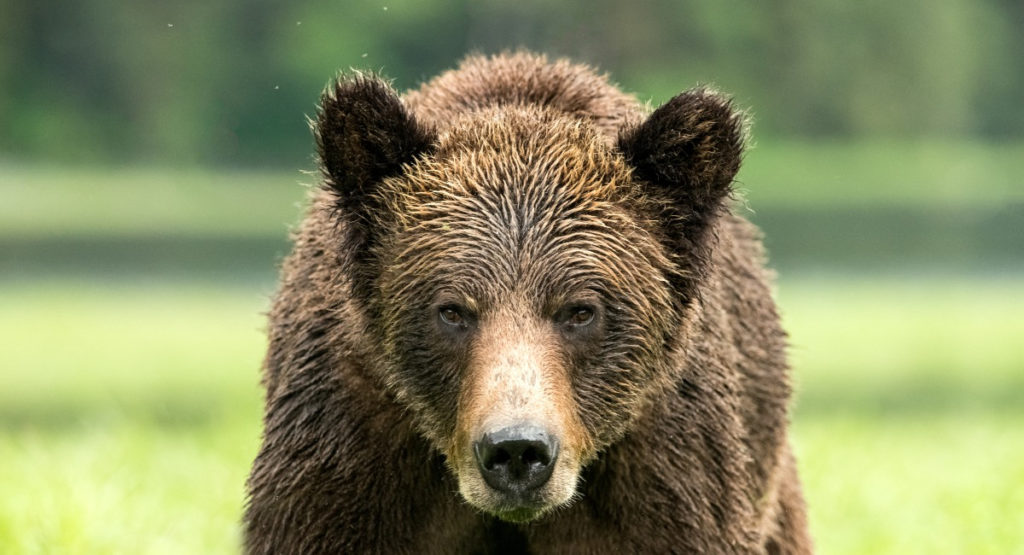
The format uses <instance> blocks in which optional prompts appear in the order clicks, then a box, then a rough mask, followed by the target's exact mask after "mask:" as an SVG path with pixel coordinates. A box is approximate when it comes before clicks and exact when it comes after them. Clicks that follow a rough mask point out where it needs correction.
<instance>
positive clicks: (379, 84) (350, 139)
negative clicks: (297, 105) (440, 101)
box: [313, 74, 434, 216]
mask: <svg viewBox="0 0 1024 555" xmlns="http://www.w3.org/2000/svg"><path fill="white" fill-rule="evenodd" d="M313 133H314V135H315V136H316V146H317V154H318V155H319V157H320V164H321V169H322V170H323V173H324V177H325V181H326V183H325V184H326V186H328V187H329V188H330V189H331V190H333V191H334V192H335V193H336V194H337V195H338V201H339V204H340V205H341V206H342V207H343V208H345V209H347V211H348V212H349V213H350V214H357V215H362V216H365V215H366V214H364V213H362V212H363V210H362V208H364V207H365V206H364V205H365V203H366V201H367V200H368V199H369V197H370V195H371V194H372V192H373V188H374V186H375V185H377V184H379V183H380V181H381V180H382V179H384V178H386V177H389V176H392V175H397V174H398V173H399V172H400V171H401V168H402V164H405V163H406V162H410V161H412V160H413V158H415V157H416V155H417V154H420V153H422V152H425V151H427V150H428V149H429V148H430V147H431V144H432V143H433V140H434V133H433V131H432V130H430V129H428V128H425V127H423V126H422V125H420V124H419V123H418V122H417V121H416V120H415V119H414V118H413V117H412V115H411V114H409V112H408V111H407V110H406V109H405V106H403V105H402V101H401V100H400V99H399V98H398V95H397V94H396V93H395V91H394V90H393V89H392V88H391V87H390V86H388V84H387V83H385V82H384V81H382V80H381V79H379V78H377V77H374V76H367V75H362V74H357V75H355V76H351V77H347V78H339V79H338V80H336V81H335V82H333V83H331V84H330V85H328V87H327V89H326V90H325V91H324V92H323V94H322V95H321V96H320V105H319V107H318V108H317V117H316V121H315V122H314V124H313Z"/></svg>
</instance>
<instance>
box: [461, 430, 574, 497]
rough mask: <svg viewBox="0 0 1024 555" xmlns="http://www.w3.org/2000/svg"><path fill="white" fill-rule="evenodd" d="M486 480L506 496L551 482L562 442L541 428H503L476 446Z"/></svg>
mask: <svg viewBox="0 0 1024 555" xmlns="http://www.w3.org/2000/svg"><path fill="white" fill-rule="evenodd" d="M473 452H474V453H475V454H476V462H477V465H478V466H479V467H480V472H481V473H482V474H483V477H484V481H485V482H487V484H488V485H489V486H491V487H492V488H494V489H496V490H498V491H502V492H506V493H521V492H526V491H529V490H533V489H537V488H539V487H541V486H543V485H544V484H546V483H547V481H548V478H550V477H551V471H552V470H554V468H555V459H556V458H557V457H558V440H557V439H555V438H554V437H552V436H551V434H549V433H547V432H546V431H544V430H543V429H542V428H539V427H537V426H530V425H522V426H511V427H508V428H502V429H500V430H498V431H495V432H489V433H486V434H484V435H483V437H481V438H480V440H479V441H476V442H474V443H473Z"/></svg>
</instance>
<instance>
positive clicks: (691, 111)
mask: <svg viewBox="0 0 1024 555" xmlns="http://www.w3.org/2000/svg"><path fill="white" fill-rule="evenodd" d="M745 124H746V118H745V116H744V114H743V112H741V111H740V110H737V109H736V108H734V107H733V105H732V103H731V102H730V101H729V100H728V99H726V98H724V97H722V96H721V95H719V94H717V93H715V92H713V91H711V90H709V89H705V88H696V89H691V90H689V91H686V92H684V93H682V94H680V95H678V96H676V97H675V98H673V99H672V100H669V101H668V102H666V103H665V104H664V105H662V106H661V107H660V108H658V109H657V110H655V111H654V112H653V113H652V114H651V115H650V116H649V117H648V118H647V120H646V121H644V122H643V123H641V124H640V125H637V126H635V127H632V128H629V129H626V130H624V131H623V132H622V133H621V134H620V136H619V149H620V150H621V151H622V153H623V154H624V155H625V157H626V160H627V161H628V162H629V163H630V164H631V165H632V166H633V172H634V175H635V176H637V177H638V178H639V179H641V180H642V181H644V182H646V184H647V186H649V187H651V188H653V189H655V190H656V191H657V192H658V193H659V195H658V196H661V197H663V198H665V199H667V200H668V201H669V202H670V203H671V205H672V208H673V209H674V211H675V212H676V216H678V217H681V218H682V220H683V222H684V225H685V227H686V228H692V229H687V230H686V231H689V232H691V233H693V232H696V231H698V230H697V229H696V228H693V226H697V227H700V226H702V225H705V224H706V223H707V222H709V221H710V219H712V218H713V217H714V215H715V214H717V212H718V210H719V208H720V207H721V205H722V203H723V201H724V199H725V198H726V197H727V196H728V195H729V193H730V192H731V191H732V180H733V178H735V177H736V172H737V171H739V168H740V161H741V159H742V157H743V146H744V138H745V126H746V125H745Z"/></svg>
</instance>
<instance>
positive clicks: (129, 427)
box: [0, 145, 1024, 554]
mask: <svg viewBox="0 0 1024 555" xmlns="http://www.w3.org/2000/svg"><path fill="white" fill-rule="evenodd" d="M889 148H891V145H882V146H876V147H872V146H864V147H858V148H854V149H842V148H839V147H837V146H835V145H818V146H814V145H789V146H785V145H783V146H767V145H766V146H763V147H759V148H758V149H756V150H755V151H753V152H752V154H751V155H750V156H749V157H748V169H747V170H745V172H746V173H745V174H744V178H743V186H744V187H745V188H748V189H750V194H749V197H750V199H751V200H750V203H751V205H752V206H753V208H754V209H755V211H756V210H758V209H760V208H762V207H769V208H770V207H772V206H783V207H793V206H796V207H804V208H806V209H807V210H811V211H813V210H818V209H819V208H820V207H822V206H826V207H828V206H831V207H835V206H846V205H850V204H857V205H860V206H866V207H868V208H870V207H871V206H891V205H893V204H901V203H902V204H903V205H913V203H914V202H916V200H915V199H916V198H918V196H920V198H927V199H928V200H927V201H922V204H926V205H945V206H957V207H960V206H975V205H976V206H999V205H1002V204H1005V203H1007V202H1010V203H1013V202H1017V203H1018V204H1017V206H1019V201H1020V200H1021V198H1022V197H1021V193H1020V191H1021V190H1024V189H1022V188H1020V187H1019V186H1017V184H1018V183H1019V177H1017V176H1019V175H1021V174H1022V171H1021V170H1024V167H1021V162H1020V161H1021V160H1024V155H1022V153H1024V150H1022V149H1021V148H1020V147H1017V146H1006V147H1000V148H998V149H986V148H981V147H977V146H976V145H967V147H966V148H960V149H958V148H956V145H932V146H930V147H928V146H926V147H915V148H918V149H919V150H914V149H912V148H909V147H908V148H906V149H904V150H905V152H904V154H905V155H904V156H902V157H901V156H897V155H893V154H891V153H889V152H888V150H887V149H889ZM858 149H859V150H858ZM851 150H852V151H853V152H852V153H851V152H850V151H851ZM858 152H859V153H860V154H858ZM955 152H965V153H966V154H963V158H962V159H960V161H959V162H958V165H957V168H958V169H956V170H955V171H959V172H963V173H962V174H957V175H961V177H960V178H953V177H949V175H948V173H943V172H939V171H936V170H933V169H931V168H932V167H933V166H934V165H935V164H936V163H938V162H937V161H939V160H942V159H943V158H944V157H948V156H953V153H955ZM758 153H760V154H758ZM829 157H831V159H832V160H833V161H834V162H835V165H828V164H827V163H826V162H825V161H824V160H827V159H829ZM889 158H892V160H890V162H889V163H890V164H891V165H893V167H897V166H898V167H899V171H894V172H893V173H894V174H896V176H895V177H893V176H892V175H889V174H887V173H886V172H882V171H880V170H878V169H872V170H871V172H873V173H868V174H865V173H864V172H863V171H861V173H860V174H857V173H856V172H857V171H858V167H862V166H867V165H869V164H872V163H874V161H877V160H884V159H889ZM901 159H902V160H904V161H905V163H904V164H898V163H897V160H901ZM915 164H916V165H915ZM972 164H973V166H972ZM915 168H916V169H915ZM972 168H973V169H972ZM787 172H789V173H790V174H792V176H793V178H792V180H788V179H787V178H786V174H787ZM985 172H987V173H985ZM814 175H817V176H818V177H819V179H817V180H815V179H814ZM855 175H861V176H865V175H866V177H864V181H863V183H864V186H863V187H862V188H861V191H860V193H859V194H858V193H854V192H851V191H849V190H848V188H849V187H852V186H853V185H854V184H857V183H860V181H858V180H857V179H856V178H855V177H851V176H855ZM964 175H971V176H973V177H972V180H976V181H977V183H978V185H977V186H976V187H975V188H974V189H973V190H972V191H965V190H962V189H963V187H959V188H958V187H955V186H953V185H955V182H959V181H962V178H963V176H964ZM886 180H888V181H886ZM944 180H953V181H950V182H949V183H947V182H946V181H944ZM958 180H959V181H958ZM301 181H306V182H309V181H312V178H307V177H303V176H302V175H299V174H298V173H295V174H288V173H285V174H278V175H275V174H257V173H241V172H234V173H232V172H221V173H209V172H181V171H154V170H87V171H81V172H79V171H75V172H71V171H68V170H57V169H45V168H38V167H36V168H33V167H16V168H2V167H0V198H3V199H4V202H3V203H0V337H2V338H4V339H3V347H2V349H0V553H232V552H236V551H237V550H238V546H239V537H240V532H239V518H240V514H241V510H242V506H243V502H244V480H245V477H246V474H247V471H248V466H249V463H250V462H251V460H252V457H253V456H254V455H255V451H256V448H257V446H258V441H259V434H260V413H261V397H260V395H261V391H260V388H259V384H258V380H259V366H260V362H261V358H262V356H263V350H264V348H265V338H264V334H263V329H264V316H263V312H264V311H265V310H266V309H267V307H268V302H269V297H270V295H271V293H272V291H273V287H274V285H273V264H274V257H275V256H279V255H280V253H281V249H282V248H283V247H281V246H280V245H279V244H278V243H272V245H271V246H270V247H268V248H267V252H269V253H270V254H269V255H266V256H263V255H262V254H261V255H260V256H259V257H257V258H258V259H259V260H260V261H259V262H257V263H256V264H257V266H256V267H243V268H238V269H237V271H235V272H232V271H231V270H232V269H231V268H228V269H227V270H228V271H225V272H208V271H207V269H208V267H207V266H202V268H200V269H199V270H193V267H192V266H191V264H193V263H194V262H195V260H194V259H192V258H189V256H188V253H185V254H183V255H181V256H182V258H181V259H180V260H177V259H175V260H171V261H170V262H166V263H165V264H164V265H161V266H157V267H148V266H140V265H138V264H137V265H133V264H132V260H133V259H132V258H131V257H129V258H120V259H119V258H116V257H115V258H110V259H108V258H105V256H106V255H105V254H103V253H99V251H97V253H98V254H95V256H94V255H93V254H92V251H88V252H82V253H78V255H79V259H80V260H79V262H76V265H75V266H73V267H67V266H60V265H56V266H52V267H51V263H52V262H53V260H52V258H53V257H54V256H56V255H54V254H53V253H62V252H65V251H64V250H61V249H78V248H80V245H87V246H88V248H92V249H102V246H103V245H104V244H107V245H108V247H107V248H114V249H121V248H124V245H128V244H130V242H131V241H132V240H133V238H138V237H143V238H149V239H152V238H154V237H155V238H158V239H161V240H162V239H165V238H168V237H172V238H181V237H186V238H189V237H191V238H193V240H194V241H195V244H200V243H203V242H204V241H206V240H207V239H208V238H211V237H213V238H223V237H267V238H273V239H268V240H280V239H281V238H283V237H284V235H285V233H286V229H287V226H288V224H289V223H291V222H294V221H295V220H296V217H297V215H298V214H299V211H300V209H299V205H300V203H301V199H302V197H303V194H304V192H303V189H302V187H300V186H298V185H296V183H298V182H301ZM789 182H792V183H794V185H793V186H792V187H791V188H790V189H785V188H783V190H769V191H762V192H755V191H760V190H761V189H760V188H761V187H762V183H766V184H769V185H770V186H771V187H783V184H785V183H789ZM816 182H817V183H830V184H829V185H828V186H829V187H835V188H837V191H836V192H835V193H834V194H831V195H830V194H829V193H827V192H822V191H821V190H818V189H815V188H814V185H815V183H816ZM887 183H888V184H887ZM950 183H953V185H950ZM932 184H936V185H935V187H934V189H933V190H932V192H933V193H934V194H928V192H929V191H930V190H931V189H930V186H931V185H932ZM822 187H825V185H822ZM769 232H770V230H769ZM1017 233H1019V230H1017ZM82 237H86V238H91V239H90V241H87V242H85V243H80V242H75V241H80V240H81V238H82ZM104 241H109V243H104ZM23 242H28V243H29V244H32V245H38V246H41V247H40V248H42V247H45V248H47V249H51V248H52V249H54V250H52V251H46V252H40V253H38V259H32V260H29V259H27V258H25V257H24V256H25V255H24V254H23V250H18V249H19V248H20V247H19V245H20V244H22V243H23ZM68 244H70V245H71V247H68V246H67V245H68ZM146 244H147V245H148V244H149V243H146ZM153 244H157V245H159V244H162V243H160V242H159V241H157V242H156V243H153ZM189 244H192V243H189ZM224 244H225V245H229V246H230V245H232V244H234V243H230V242H228V243H224ZM239 244H246V243H239ZM62 245H63V246H62ZM33 248H35V247H33ZM81 248H85V247H81ZM146 248H148V247H146ZM776 248H779V249H782V248H784V246H779V247H776ZM5 249H6V250H7V252H8V253H12V252H17V253H22V254H18V255H17V256H15V255H5V253H4V250H5ZM261 252H262V251H261ZM142 254H146V253H142ZM149 254H152V253H149ZM158 254H159V253H158ZM132 256H134V255H132ZM139 256H140V258H138V260H149V259H148V258H146V257H144V256H142V255H141V254H140V255H139ZM91 259H94V260H99V262H95V263H93V264H90V263H89V261H90V260H91ZM855 262H856V261H854V263H855ZM1011 262H1013V261H1011ZM1011 262H1007V264H1006V265H1004V266H998V267H992V268H987V269H985V268H982V269H979V268H967V269H963V268H952V269H950V270H949V271H944V272H938V273H934V272H921V271H918V270H917V269H915V268H913V267H899V268H890V269H889V271H872V272H865V273H856V272H849V271H845V270H844V271H821V270H820V268H815V269H813V270H808V269H801V268H798V267H792V268H781V276H782V277H781V278H780V281H779V284H778V290H777V298H778V301H779V304H780V306H781V309H782V313H783V317H784V320H785V323H786V326H787V329H788V330H789V332H790V335H791V343H792V349H791V354H792V362H793V366H794V379H795V384H796V388H797V398H796V401H795V406H794V413H793V421H794V422H793V424H794V425H793V430H792V435H793V440H794V443H795V447H796V452H797V455H798V457H799V463H800V470H801V473H802V478H803V481H804V488H805V494H806V496H807V499H808V504H809V507H810V518H811V526H812V532H813V534H814V537H815V540H816V542H817V545H818V548H819V550H820V552H821V553H829V554H832V553H836V554H846V553H849V554H860V553H900V554H902V553H971V554H975V553H992V554H996V553H999V554H1002V553H1014V552H1018V553H1020V552H1024V341H1022V339H1024V294H1022V293H1024V274H1022V273H1020V272H1019V271H1017V270H1015V268H1017V267H1018V266H1015V265H1014V263H1011ZM1019 262H1020V261H1019V260H1017V261H1016V262H1015V263H1018V264H1019ZM239 264H242V263H241V262H239ZM848 266H850V264H846V265H845V266H843V267H844V268H845V267H848ZM26 268H28V269H26ZM48 268H49V269H48ZM154 268H155V269H154ZM164 268H170V269H169V270H168V271H166V272H164V271H163V269H164Z"/></svg>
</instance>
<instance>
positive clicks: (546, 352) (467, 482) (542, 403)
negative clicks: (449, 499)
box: [451, 303, 592, 516]
mask: <svg viewBox="0 0 1024 555" xmlns="http://www.w3.org/2000/svg"><path fill="white" fill-rule="evenodd" d="M510 304H512V305H513V306H512V307H507V308H503V309H500V310H498V311H495V312H494V313H491V314H487V315H485V316H484V317H483V318H481V321H480V322H479V326H480V328H479V330H478V332H477V333H478V335H477V339H476V341H475V343H474V347H473V350H472V354H471V357H472V358H471V362H470V365H469V370H468V373H467V375H466V377H465V379H464V380H463V386H462V391H461V394H460V398H459V409H458V417H457V422H456V426H457V431H456V440H455V445H454V446H453V450H454V453H453V455H454V456H453V457H452V458H451V460H452V461H454V468H455V472H456V475H457V476H458V479H459V491H460V493H462V496H463V497H464V498H465V499H466V501H468V502H469V503H470V504H472V505H474V506H476V507H478V508H480V509H483V510H485V511H493V510H495V509H497V508H499V507H500V505H501V499H500V496H499V494H498V493H497V492H495V491H493V490H492V489H491V488H490V487H489V486H488V485H487V483H486V482H484V479H483V477H482V476H481V475H480V471H479V469H478V467H477V462H476V459H475V457H474V454H473V442H475V441H477V440H479V439H480V438H481V437H482V436H483V435H484V434H485V433H488V432H494V431H497V430H500V429H502V428H505V427H508V426H516V425H522V424H531V425H534V426H538V427H540V428H543V429H544V430H546V431H547V432H548V433H549V434H551V436H553V437H554V438H556V439H557V441H558V443H559V450H558V456H557V459H556V461H555V468H554V471H553V472H552V475H551V478H550V480H549V481H548V483H547V484H546V485H544V486H543V487H542V490H541V498H542V499H543V502H544V504H545V506H544V507H543V508H542V510H541V512H539V513H538V515H537V516H539V515H540V514H542V513H543V512H547V510H550V509H552V508H555V507H557V506H559V505H564V504H566V503H568V502H569V501H571V500H572V498H573V495H574V493H575V491H576V480H577V478H578V475H579V470H580V466H581V463H582V462H583V461H585V460H586V459H588V458H589V457H590V456H591V452H592V447H591V446H590V439H589V438H588V436H587V433H586V430H585V429H584V427H583V424H582V422H581V421H580V419H579V416H578V415H577V412H576V410H575V403H574V401H573V393H572V382H571V376H570V375H569V368H568V366H567V365H566V364H565V361H564V356H563V354H562V353H561V352H559V349H558V337H557V334H558V331H557V330H556V329H555V328H554V327H553V325H552V324H551V323H550V322H548V321H545V320H544V319H541V318H539V317H538V316H534V315H530V314H523V313H524V312H526V311H525V310H517V309H516V308H515V306H514V305H516V304H518V305H519V306H520V307H525V306H528V305H527V304H526V303H510Z"/></svg>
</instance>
